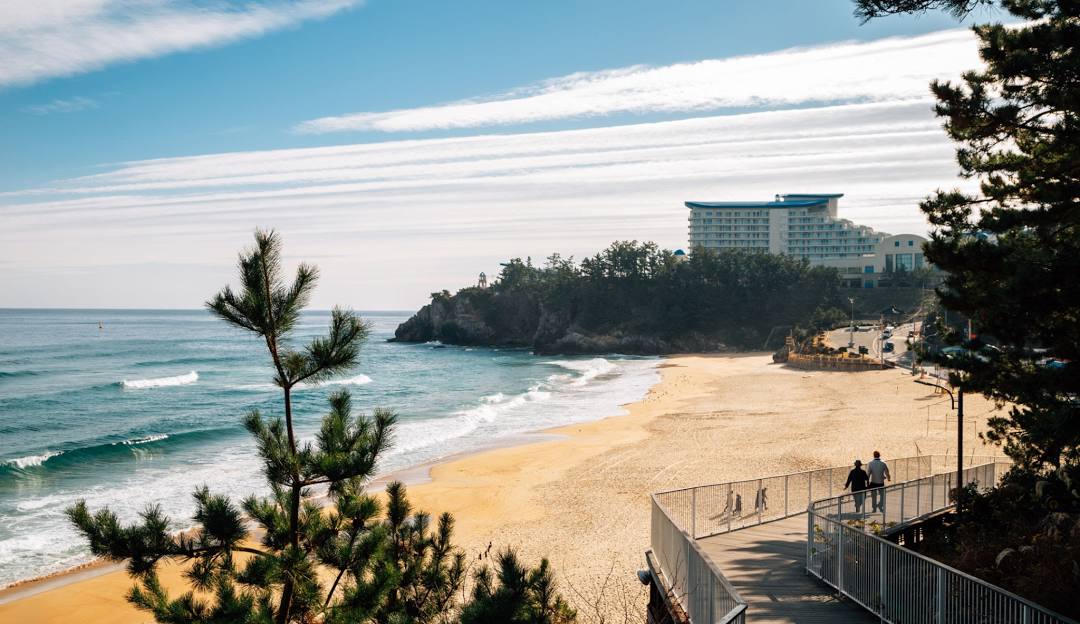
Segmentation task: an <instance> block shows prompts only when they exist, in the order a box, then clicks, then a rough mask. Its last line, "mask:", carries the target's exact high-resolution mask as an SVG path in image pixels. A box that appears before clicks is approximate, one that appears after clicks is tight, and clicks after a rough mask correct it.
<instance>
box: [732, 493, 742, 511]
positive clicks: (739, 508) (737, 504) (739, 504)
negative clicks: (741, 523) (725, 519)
mask: <svg viewBox="0 0 1080 624" xmlns="http://www.w3.org/2000/svg"><path fill="white" fill-rule="evenodd" d="M733 515H735V516H741V515H742V494H736V495H735V512H734V514H733Z"/></svg>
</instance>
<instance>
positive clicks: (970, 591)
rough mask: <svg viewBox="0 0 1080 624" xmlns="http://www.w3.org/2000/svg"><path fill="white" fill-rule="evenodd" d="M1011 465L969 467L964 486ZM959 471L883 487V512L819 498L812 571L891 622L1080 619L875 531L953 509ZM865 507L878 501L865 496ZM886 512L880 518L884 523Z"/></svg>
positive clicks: (810, 538) (1047, 623)
mask: <svg viewBox="0 0 1080 624" xmlns="http://www.w3.org/2000/svg"><path fill="white" fill-rule="evenodd" d="M1007 466H1008V464H1004V463H996V462H988V463H985V464H982V465H978V466H973V467H971V468H968V469H966V470H964V472H963V475H962V479H963V485H968V484H972V483H974V484H977V485H978V486H981V487H990V486H993V485H994V484H995V483H996V482H997V479H998V477H1000V476H1001V474H1003V470H1002V469H1003V468H1005V467H1007ZM955 478H956V474H955V473H948V474H939V475H933V476H929V477H925V478H921V479H917V480H915V481H912V482H907V483H899V484H897V485H893V486H889V487H885V488H879V489H878V490H877V493H878V495H879V496H881V499H880V500H881V501H882V504H883V505H884V511H883V512H882V513H880V514H875V513H867V512H865V507H864V508H863V509H864V510H863V511H861V512H860V511H857V509H856V507H857V505H856V502H857V501H856V499H857V496H856V495H853V494H844V495H842V496H837V497H835V498H833V499H826V500H819V501H815V502H814V503H813V504H812V505H811V506H810V509H809V513H808V514H807V554H806V571H807V572H808V573H810V574H812V575H814V576H815V577H817V578H819V579H821V580H822V581H824V582H825V583H826V584H828V585H830V586H831V587H833V588H835V589H837V590H838V591H839V592H840V593H841V594H843V595H845V596H847V597H848V598H850V599H851V600H853V601H855V602H857V603H858V604H860V605H862V606H863V607H864V608H866V609H867V610H869V611H871V612H872V613H874V614H875V615H877V616H879V617H880V618H881V621H882V622H890V623H895V624H899V623H904V624H908V623H918V624H921V623H926V624H952V623H957V624H960V623H967V622H979V623H983V622H986V623H1002V624H1005V623H1009V622H1016V623H1023V624H1077V623H1076V622H1075V621H1073V620H1071V619H1069V618H1066V617H1064V616H1062V615H1059V614H1057V613H1054V612H1052V611H1049V610H1047V609H1044V608H1043V607H1040V606H1039V605H1037V604H1035V603H1033V602H1030V601H1028V600H1025V599H1023V598H1021V597H1019V596H1017V595H1015V594H1013V593H1011V592H1008V591H1005V590H1004V589H1001V588H1000V587H996V586H994V585H991V584H990V583H986V582H985V581H981V580H979V579H977V578H975V577H973V576H971V575H969V574H965V573H963V572H960V571H959V570H956V569H953V568H950V567H949V566H946V565H944V564H941V563H939V562H937V561H935V560H933V559H930V558H928V557H924V556H923V555H920V554H918V553H916V552H913V551H911V550H908V549H906V548H904V547H902V546H898V545H897V544H894V543H892V542H890V541H888V540H885V539H882V538H881V537H879V536H877V535H875V534H874V533H875V532H877V531H879V530H880V529H881V528H888V527H889V526H890V525H895V526H901V525H903V524H906V523H909V522H911V521H913V520H917V519H919V518H921V517H924V516H926V515H928V514H931V513H935V512H938V511H942V510H944V509H947V508H948V507H950V506H951V504H952V503H951V502H950V501H949V492H950V491H951V490H952V489H953V487H954V482H955ZM865 495H866V500H865V501H864V504H865V505H872V502H871V500H870V493H869V492H867V493H865ZM879 515H880V518H881V523H880V524H877V525H876V526H875V525H874V524H871V523H868V522H867V520H872V521H874V522H876V521H877V517H878V516H879Z"/></svg>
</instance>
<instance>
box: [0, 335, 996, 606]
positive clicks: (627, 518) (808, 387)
mask: <svg viewBox="0 0 1080 624" xmlns="http://www.w3.org/2000/svg"><path fill="white" fill-rule="evenodd" d="M770 356H771V353H751V354H708V355H678V356H667V357H665V358H663V359H662V360H661V361H660V362H659V363H658V364H657V365H656V368H657V371H658V373H659V380H658V381H657V382H656V383H654V384H653V385H652V386H651V387H650V388H649V389H648V391H647V392H646V393H645V395H644V396H643V397H642V398H641V399H640V400H638V401H636V402H632V403H629V404H626V405H624V406H622V411H623V413H621V414H615V415H610V416H606V417H601V418H598V419H595V420H589V421H585V422H579V423H575V424H570V425H562V426H557V427H553V428H548V429H542V430H538V431H536V432H533V433H529V434H521V435H518V436H514V437H513V438H514V439H512V440H508V441H507V442H510V443H511V444H504V445H493V447H488V448H484V449H477V450H474V451H470V452H468V453H465V454H458V455H451V456H448V457H445V458H442V459H440V460H438V461H436V462H429V463H427V464H421V465H418V466H414V467H411V468H406V469H402V470H399V471H394V472H392V473H388V474H387V475H384V476H381V477H378V478H376V479H374V480H373V481H372V484H371V488H372V489H373V490H374V489H376V488H378V487H379V486H380V485H385V483H386V482H388V481H390V480H392V479H395V478H397V479H400V480H402V481H403V482H406V484H407V485H408V495H409V500H410V502H411V504H412V506H413V508H414V509H423V510H425V511H428V512H431V513H440V512H443V511H448V512H451V513H452V514H454V517H455V521H456V522H455V538H454V541H455V544H456V545H457V546H458V548H460V549H461V550H462V551H463V552H465V553H466V555H467V557H471V560H472V561H473V562H474V563H475V562H478V561H479V562H482V554H483V553H484V551H485V547H486V546H488V545H489V544H494V545H495V546H496V547H498V548H502V547H504V546H513V547H514V548H515V549H516V550H517V551H518V553H519V555H520V556H521V558H522V560H523V561H527V562H530V563H532V564H535V563H537V562H538V561H539V559H540V558H541V557H547V558H549V559H550V560H551V563H552V566H553V569H554V570H555V573H556V578H557V581H558V582H559V583H560V586H561V588H562V590H563V593H564V596H566V597H567V598H568V599H571V601H572V602H574V603H576V604H577V606H582V605H585V606H586V607H587V606H588V605H590V604H607V605H610V606H611V607H612V608H619V609H621V607H619V604H620V603H622V604H626V603H631V604H636V605H644V602H643V600H640V598H641V596H640V595H639V594H638V593H635V592H640V591H641V586H640V584H639V583H638V582H637V580H636V578H633V572H634V571H636V570H637V569H640V565H641V561H642V556H643V553H644V550H645V548H646V547H647V544H648V536H649V530H648V522H649V521H648V502H647V501H648V494H649V493H651V492H655V491H661V490H663V489H671V488H673V487H685V486H687V485H694V484H699V483H703V482H708V481H716V482H719V481H727V480H736V479H742V478H752V477H755V476H759V475H760V474H773V473H775V472H781V471H794V470H800V469H812V468H819V467H823V466H829V465H841V464H844V463H847V462H848V461H850V458H851V457H857V456H860V455H865V454H868V453H869V450H870V449H873V448H880V449H881V450H882V452H883V453H884V454H885V456H886V457H899V456H903V455H910V454H915V453H914V451H915V449H916V448H919V449H920V450H921V454H931V453H936V452H942V454H943V453H944V451H945V450H947V449H949V448H950V447H951V445H952V444H953V443H954V440H955V426H953V427H952V428H950V427H949V426H948V423H947V421H943V422H940V423H939V422H938V421H936V420H934V419H935V418H937V417H938V416H939V415H940V414H939V412H940V409H941V405H940V403H939V401H938V399H937V398H935V397H934V396H933V395H932V394H931V391H930V389H929V388H927V387H925V386H919V385H918V384H914V383H912V382H911V381H910V378H908V377H906V376H904V375H903V374H901V373H898V372H896V371H894V370H884V371H871V372H860V373H844V372H817V371H802V370H797V369H791V368H787V367H783V366H780V365H775V364H773V363H772V362H771V357H770ZM853 375H854V377H853ZM987 405H988V402H986V401H985V400H983V399H981V397H979V398H978V399H975V398H973V399H972V400H971V405H970V407H969V414H972V415H973V416H971V417H970V418H973V419H976V423H975V427H974V429H973V432H977V431H978V430H979V429H980V427H981V426H982V425H981V423H980V422H979V421H980V420H982V421H984V420H985V418H986V415H987V413H988V412H987V413H984V408H985V407H987ZM924 431H925V433H924ZM972 442H973V443H977V441H976V440H974V436H973V440H972ZM970 450H972V449H971V448H967V447H966V448H965V452H968V451H970ZM953 452H955V450H954V451H953ZM980 452H981V451H980ZM107 565H117V564H107ZM175 567H176V566H172V568H173V569H169V570H165V569H163V570H162V580H163V583H164V584H165V585H166V586H167V587H172V588H174V590H175V588H177V587H179V586H180V585H182V578H181V577H180V575H179V571H178V570H176V569H175ZM605 573H606V574H607V577H606V579H605V578H603V577H604V574H605ZM83 574H84V575H88V573H86V572H85V571H84V572H83ZM72 576H73V573H71V572H68V573H60V574H58V575H54V576H53V577H50V578H46V579H42V580H39V581H37V583H40V584H48V587H45V588H41V589H37V588H36V587H35V588H34V589H32V590H28V589H27V587H28V584H27V583H24V584H20V585H18V586H14V587H9V588H7V589H5V590H0V620H5V619H6V618H12V621H27V622H61V621H64V620H65V616H66V615H67V614H69V613H70V609H71V608H82V607H84V606H86V605H87V604H92V605H94V608H93V612H94V613H95V614H97V615H91V614H90V613H87V614H86V617H84V618H83V619H84V620H86V622H85V624H94V623H96V622H133V623H134V622H142V621H145V620H146V617H145V615H144V614H142V613H141V612H138V611H135V610H134V608H133V607H131V606H130V605H127V604H126V602H125V601H124V599H123V594H124V592H125V591H126V590H127V588H128V587H130V586H131V584H132V581H131V579H129V578H128V577H127V575H126V573H124V572H123V571H122V570H114V571H111V572H110V571H108V570H106V571H104V572H98V573H97V575H96V576H94V577H92V578H85V577H83V576H80V577H78V578H72ZM167 577H169V578H167ZM16 591H18V592H19V593H20V594H22V595H20V596H18V597H10V596H11V594H12V593H14V592H16ZM31 592H32V593H31Z"/></svg>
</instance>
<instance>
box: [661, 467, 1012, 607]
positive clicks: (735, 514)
mask: <svg viewBox="0 0 1080 624" xmlns="http://www.w3.org/2000/svg"><path fill="white" fill-rule="evenodd" d="M980 459H981V458H980ZM942 460H944V461H943V463H942V464H941V465H942V466H946V465H949V466H951V465H952V464H951V463H950V462H949V458H948V457H940V456H933V455H922V456H916V457H904V458H900V459H894V460H890V461H889V466H890V469H891V471H892V474H893V476H894V478H896V479H898V480H900V479H903V480H905V481H908V480H911V479H912V478H913V477H914V478H915V479H918V478H920V477H923V476H925V475H927V474H932V473H933V467H934V465H935V464H936V463H937V462H938V461H942ZM990 460H991V461H994V458H990ZM967 461H968V462H969V463H974V461H975V457H974V456H972V457H970V458H967ZM850 469H851V467H850V466H839V467H833V468H822V469H816V470H804V471H799V472H793V473H788V474H782V475H776V476H772V477H764V478H760V479H745V480H742V481H730V482H723V483H714V484H710V485H704V486H694V487H689V488H679V489H674V490H666V491H663V492H657V493H655V494H653V495H651V496H650V500H651V503H652V508H653V512H652V513H653V517H652V537H651V544H652V553H653V555H654V557H655V558H656V561H657V563H658V564H659V568H660V570H659V571H660V575H661V576H662V577H663V578H662V580H663V582H664V585H665V588H666V589H665V591H668V590H670V596H667V597H668V598H674V599H675V600H676V601H677V602H678V603H679V605H680V607H682V608H683V610H685V611H686V613H687V615H688V616H689V617H690V619H691V621H692V622H693V623H694V624H728V623H729V622H732V623H740V624H741V623H742V622H745V617H746V615H745V613H746V607H747V604H746V601H745V600H743V599H742V597H741V596H740V595H739V593H738V591H737V590H736V589H735V588H734V587H733V586H732V585H731V583H730V582H729V581H728V579H727V578H726V577H725V576H724V574H723V572H722V571H721V570H720V569H719V567H717V566H716V564H715V563H714V562H713V561H712V559H711V558H710V557H708V556H706V555H705V554H704V552H703V551H701V549H700V547H699V546H698V545H697V541H696V540H697V539H700V538H703V537H709V536H712V535H717V534H720V533H725V532H727V531H733V530H736V529H740V528H745V527H747V526H752V525H756V524H761V523H763V522H770V521H773V520H778V519H781V518H787V517H791V516H794V515H798V514H802V513H806V511H807V509H808V507H810V506H811V505H813V504H814V503H815V501H816V500H818V499H815V497H814V494H815V491H816V492H819V493H822V494H824V493H828V495H829V499H826V500H830V499H832V498H833V497H832V494H833V492H834V491H840V490H841V489H842V488H843V482H844V480H845V479H846V478H847V473H848V471H849V470H850ZM769 488H773V489H772V491H773V492H774V494H773V495H772V498H771V500H770V496H769V494H768V492H769ZM778 490H779V491H780V495H776V494H775V493H776V492H777V491H778ZM743 495H745V498H746V501H747V502H746V503H745V504H743V503H742V500H743ZM777 499H779V500H777ZM751 501H752V502H751ZM770 505H771V508H770ZM744 507H745V508H746V511H748V512H749V511H750V510H751V509H752V510H753V511H752V512H749V513H745V514H744V513H743V511H744V509H743V508H744ZM710 514H711V515H710Z"/></svg>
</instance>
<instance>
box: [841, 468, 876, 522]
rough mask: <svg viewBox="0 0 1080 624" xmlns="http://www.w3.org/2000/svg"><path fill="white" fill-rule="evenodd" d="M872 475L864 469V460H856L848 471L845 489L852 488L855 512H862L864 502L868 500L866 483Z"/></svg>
mask: <svg viewBox="0 0 1080 624" xmlns="http://www.w3.org/2000/svg"><path fill="white" fill-rule="evenodd" d="M869 480H870V476H869V475H867V474H866V471H865V470H863V469H862V460H860V459H856V460H855V467H854V468H852V469H851V472H849V473H848V476H847V481H845V482H844V489H845V490H846V489H848V488H851V494H852V498H854V499H855V513H862V509H863V503H864V502H866V484H867V483H868V482H869Z"/></svg>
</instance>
